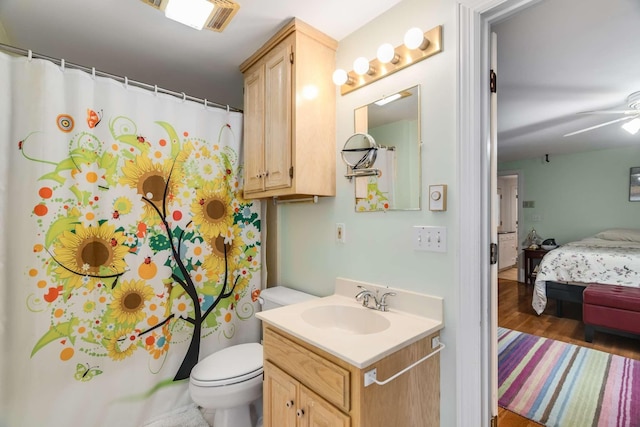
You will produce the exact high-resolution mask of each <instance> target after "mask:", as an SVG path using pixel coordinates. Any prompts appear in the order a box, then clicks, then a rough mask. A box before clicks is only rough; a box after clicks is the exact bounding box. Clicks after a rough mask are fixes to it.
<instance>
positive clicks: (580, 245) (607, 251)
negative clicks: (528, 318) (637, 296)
mask: <svg viewBox="0 0 640 427" xmlns="http://www.w3.org/2000/svg"><path fill="white" fill-rule="evenodd" d="M598 234H602V233H598ZM596 236H597V235H596ZM634 240H635V239H623V240H607V239H600V238H597V237H588V238H586V239H583V240H579V241H577V242H571V243H567V244H565V245H563V246H561V247H559V248H557V249H554V250H552V251H550V252H548V253H547V254H546V255H545V256H544V258H543V259H542V261H541V262H540V265H539V266H538V274H537V276H536V282H535V289H534V292H533V301H532V304H531V305H532V306H533V309H534V310H535V311H536V313H538V314H541V313H542V312H543V311H544V309H545V307H546V305H547V295H546V284H545V282H546V281H547V280H550V281H554V282H579V283H601V284H607V285H622V286H633V287H640V242H638V241H634Z"/></svg>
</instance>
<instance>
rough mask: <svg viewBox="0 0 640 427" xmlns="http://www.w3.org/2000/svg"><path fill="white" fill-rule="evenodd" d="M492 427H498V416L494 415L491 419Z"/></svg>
mask: <svg viewBox="0 0 640 427" xmlns="http://www.w3.org/2000/svg"><path fill="white" fill-rule="evenodd" d="M491 427H498V416H497V415H494V416H493V417H492V418H491Z"/></svg>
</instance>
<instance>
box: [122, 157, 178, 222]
mask: <svg viewBox="0 0 640 427" xmlns="http://www.w3.org/2000/svg"><path fill="white" fill-rule="evenodd" d="M172 166H173V160H171V159H168V160H165V161H164V163H162V164H158V163H154V162H152V161H151V159H150V158H149V157H147V156H136V159H135V161H129V162H127V163H126V164H125V165H124V167H123V168H122V174H123V176H122V177H121V178H120V184H123V185H128V186H129V187H131V188H135V189H136V190H137V192H138V194H140V195H141V196H142V197H146V198H147V199H148V200H149V201H150V202H151V203H153V205H154V206H156V207H157V208H158V210H159V211H160V212H162V202H163V199H164V194H165V187H166V186H167V182H169V188H168V189H167V198H170V197H173V196H174V194H175V191H176V188H177V187H178V184H179V182H180V179H181V173H180V168H179V167H175V168H173V171H172V169H171V168H172ZM169 176H171V180H170V181H169ZM167 202H168V200H167ZM167 204H168V203H167ZM144 212H145V217H146V220H145V222H146V223H147V225H156V224H159V223H160V217H159V216H158V214H157V213H156V210H155V209H154V208H153V206H150V205H149V203H146V202H145V204H144Z"/></svg>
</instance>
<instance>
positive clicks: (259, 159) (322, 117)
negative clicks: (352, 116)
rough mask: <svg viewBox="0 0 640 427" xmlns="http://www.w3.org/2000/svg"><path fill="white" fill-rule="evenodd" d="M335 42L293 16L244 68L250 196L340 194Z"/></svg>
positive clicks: (247, 190)
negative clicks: (336, 180) (337, 159)
mask: <svg viewBox="0 0 640 427" xmlns="http://www.w3.org/2000/svg"><path fill="white" fill-rule="evenodd" d="M336 47H337V42H336V41H335V40H333V39H332V38H330V37H328V36H327V35H325V34H323V33H321V32H320V31H318V30H316V29H314V28H313V27H311V26H309V25H307V24H305V23H304V22H302V21H300V20H298V19H295V18H294V19H293V20H291V21H290V22H289V23H288V24H287V25H285V26H284V27H283V28H282V29H281V30H280V31H278V33H276V34H275V35H274V36H273V37H272V38H271V39H269V41H267V42H266V43H265V44H264V45H263V46H262V47H261V48H260V49H259V50H258V51H257V52H256V53H254V54H253V55H252V56H251V57H250V58H248V59H247V60H246V61H244V62H243V63H242V64H241V65H240V71H242V73H243V75H244V135H243V139H244V197H245V198H248V199H252V198H265V197H274V196H277V197H282V198H293V197H300V196H312V195H316V196H335V167H336V166H335V164H336V153H335V138H336V136H335V128H336V117H335V116H336V111H335V108H336V99H335V97H336V88H335V86H334V84H333V82H332V73H333V71H334V69H335V50H336Z"/></svg>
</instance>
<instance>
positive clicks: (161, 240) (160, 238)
mask: <svg viewBox="0 0 640 427" xmlns="http://www.w3.org/2000/svg"><path fill="white" fill-rule="evenodd" d="M170 243H171V242H170V241H169V239H168V238H167V236H165V235H164V234H156V235H155V236H152V237H151V239H149V246H150V247H151V249H153V250H154V251H155V252H160V251H163V250H165V249H169V248H170V247H171V245H170Z"/></svg>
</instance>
